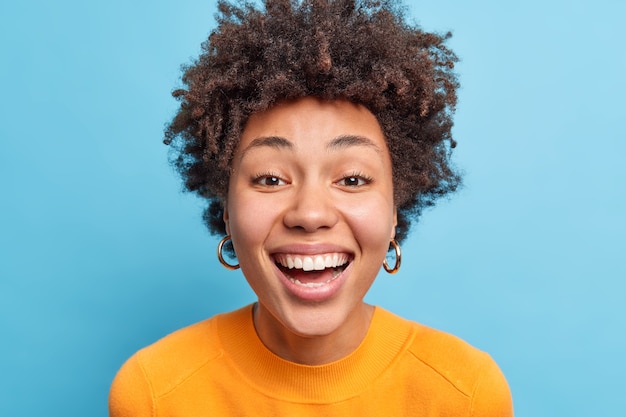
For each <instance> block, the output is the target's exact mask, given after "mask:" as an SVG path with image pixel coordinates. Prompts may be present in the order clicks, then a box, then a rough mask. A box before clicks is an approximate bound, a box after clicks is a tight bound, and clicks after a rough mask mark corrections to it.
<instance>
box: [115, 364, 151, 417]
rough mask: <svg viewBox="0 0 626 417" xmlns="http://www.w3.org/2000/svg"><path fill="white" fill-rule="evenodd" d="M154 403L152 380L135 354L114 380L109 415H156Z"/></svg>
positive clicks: (136, 416)
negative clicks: (149, 379) (150, 380)
mask: <svg viewBox="0 0 626 417" xmlns="http://www.w3.org/2000/svg"><path fill="white" fill-rule="evenodd" d="M153 405H154V402H153V396H152V390H151V387H150V382H149V381H148V379H147V378H146V375H145V372H144V370H143V368H142V367H141V364H140V363H139V360H138V358H137V354H135V355H134V356H132V357H131V358H130V359H129V360H128V361H127V362H126V363H125V364H124V365H123V366H122V368H121V369H120V370H119V371H118V373H117V375H116V376H115V379H114V380H113V384H112V385H111V391H110V393H109V417H150V416H153V415H154V413H153V408H154V407H153Z"/></svg>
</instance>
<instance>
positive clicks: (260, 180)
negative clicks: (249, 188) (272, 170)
mask: <svg viewBox="0 0 626 417" xmlns="http://www.w3.org/2000/svg"><path fill="white" fill-rule="evenodd" d="M253 182H254V183H255V184H258V185H262V186H266V187H276V186H279V185H285V184H286V183H285V181H284V180H282V179H281V178H280V177H277V176H276V175H273V174H262V175H258V176H256V177H255V178H254V179H253Z"/></svg>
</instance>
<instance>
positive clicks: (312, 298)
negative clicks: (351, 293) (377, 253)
mask: <svg viewBox="0 0 626 417" xmlns="http://www.w3.org/2000/svg"><path fill="white" fill-rule="evenodd" d="M351 266H352V264H350V265H348V266H347V267H346V268H345V269H344V270H343V271H342V272H341V274H339V275H338V276H337V277H336V278H333V279H332V280H331V281H330V282H327V283H325V284H324V285H321V286H318V287H306V286H303V285H299V284H296V283H295V282H292V281H291V280H290V279H289V277H288V276H286V275H285V274H284V273H283V271H282V270H281V269H280V268H278V267H277V266H275V268H276V271H277V274H278V277H279V279H280V281H281V282H282V284H283V286H284V287H285V288H286V289H287V291H289V293H291V295H293V296H295V297H296V298H298V299H300V300H302V301H307V302H316V303H319V302H322V301H326V300H329V299H331V298H333V297H334V296H335V294H337V293H338V292H339V290H340V289H341V287H342V286H343V284H344V283H345V282H346V280H347V277H348V274H349V271H350V269H351Z"/></svg>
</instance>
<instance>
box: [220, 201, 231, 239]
mask: <svg viewBox="0 0 626 417" xmlns="http://www.w3.org/2000/svg"><path fill="white" fill-rule="evenodd" d="M222 219H223V220H224V226H225V228H226V234H227V235H230V224H229V223H228V204H226V202H224V214H223V215H222Z"/></svg>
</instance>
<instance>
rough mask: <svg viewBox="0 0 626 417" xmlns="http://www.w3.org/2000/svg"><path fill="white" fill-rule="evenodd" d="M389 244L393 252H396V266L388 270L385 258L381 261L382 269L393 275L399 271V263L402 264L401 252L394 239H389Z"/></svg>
mask: <svg viewBox="0 0 626 417" xmlns="http://www.w3.org/2000/svg"><path fill="white" fill-rule="evenodd" d="M389 244H390V245H391V246H393V250H394V251H395V252H396V264H395V265H394V266H393V268H389V264H388V263H387V257H385V259H383V268H385V271H387V272H388V273H390V274H395V273H396V272H398V271H399V270H400V263H401V262H402V252H401V251H400V245H398V242H396V240H395V239H391V241H390V242H389Z"/></svg>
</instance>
